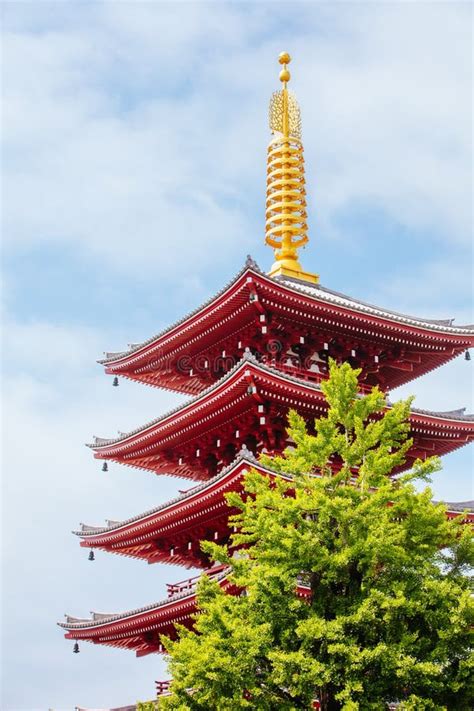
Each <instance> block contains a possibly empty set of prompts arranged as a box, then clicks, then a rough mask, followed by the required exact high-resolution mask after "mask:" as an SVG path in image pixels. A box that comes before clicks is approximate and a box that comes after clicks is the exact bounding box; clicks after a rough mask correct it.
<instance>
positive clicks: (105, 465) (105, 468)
mask: <svg viewBox="0 0 474 711" xmlns="http://www.w3.org/2000/svg"><path fill="white" fill-rule="evenodd" d="M102 471H103V472H108V471H109V465H108V464H107V462H104V463H103V464H102Z"/></svg>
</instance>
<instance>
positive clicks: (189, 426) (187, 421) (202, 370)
mask: <svg viewBox="0 0 474 711" xmlns="http://www.w3.org/2000/svg"><path fill="white" fill-rule="evenodd" d="M279 61H280V64H281V65H282V69H281V72H280V81H281V82H282V89H281V90H280V91H277V92H275V93H274V94H273V96H272V99H271V103H270V129H271V131H272V139H271V141H270V144H269V147H268V168H267V201H266V233H265V241H266V243H267V244H268V245H269V246H270V247H272V248H273V249H274V250H275V262H274V264H273V266H272V267H271V269H270V271H269V272H268V273H264V272H263V271H262V270H260V268H259V267H258V266H257V264H256V263H255V262H254V261H253V259H252V258H251V257H248V258H247V260H246V262H245V264H244V266H243V268H242V269H241V270H240V271H239V272H238V273H237V275H236V276H235V277H234V279H232V281H230V283H228V284H227V285H226V286H224V288H223V289H222V290H221V291H220V292H219V293H217V294H216V295H215V296H213V297H212V298H210V299H209V300H208V301H207V302H206V303H205V304H203V305H202V306H200V307H199V308H197V309H196V310H195V311H193V312H192V313H190V314H188V315H187V316H185V317H184V318H183V319H182V320H180V321H179V322H177V323H175V324H174V325H172V326H170V327H169V328H167V329H166V330H165V331H163V332H161V333H159V334H157V335H155V336H152V337H151V338H149V339H147V340H146V341H144V342H143V343H139V344H134V345H132V346H131V347H130V348H129V349H128V350H126V351H123V352H114V353H106V354H105V358H104V359H102V360H101V361H99V362H100V363H101V364H102V365H103V366H104V367H105V372H106V373H107V374H109V375H111V376H113V378H114V383H115V384H117V383H118V378H120V377H124V378H128V379H130V380H136V381H139V382H142V383H145V384H146V385H152V386H154V387H159V388H165V389H167V390H173V391H176V392H181V393H186V394H188V395H189V396H190V398H189V399H188V401H187V402H186V403H185V404H183V405H180V406H179V407H177V408H175V409H174V410H172V411H171V412H168V413H166V414H164V415H161V416H160V417H158V418H157V419H155V420H153V421H152V422H148V423H146V424H144V425H141V426H139V427H137V428H136V429H135V430H133V431H132V432H128V433H126V434H121V435H120V436H119V437H117V438H115V439H103V438H99V437H96V438H94V441H93V442H92V443H91V444H90V445H88V446H89V447H90V448H91V449H92V451H93V453H94V456H95V457H96V458H97V459H99V460H103V466H104V467H105V469H107V466H106V464H107V462H111V461H113V462H118V463H120V464H125V465H127V466H129V467H133V468H134V469H143V470H148V471H151V472H154V473H155V474H159V475H168V476H175V477H180V478H184V479H189V480H192V481H193V482H196V483H195V485H193V488H191V489H188V491H186V493H183V494H181V495H179V496H177V497H176V498H175V499H173V500H171V501H167V502H165V503H163V504H160V505H158V506H156V507H154V508H151V509H150V510H149V511H146V512H144V513H140V514H138V515H136V516H131V517H130V518H128V519H127V520H125V521H107V523H106V525H104V526H103V527H97V526H88V525H84V524H82V525H81V528H80V530H78V531H75V532H74V533H75V534H76V535H77V536H78V537H79V539H80V545H81V546H82V547H84V548H87V549H89V551H90V554H89V555H90V557H91V559H92V558H93V557H94V550H98V549H100V550H103V551H108V552H110V553H116V554H120V555H124V556H130V557H133V558H140V559H142V560H143V561H146V562H147V563H149V564H152V563H163V564H166V563H172V564H174V565H182V566H183V567H184V568H194V569H196V568H197V569H198V570H200V571H204V572H205V573H206V574H207V575H210V576H212V577H213V578H215V579H216V580H217V581H218V582H219V585H220V586H221V587H222V588H223V589H225V590H226V591H228V592H229V593H230V594H236V593H238V592H239V591H238V590H236V589H235V588H234V587H233V585H232V583H231V582H230V581H229V580H228V577H227V571H226V569H225V568H224V567H223V566H216V565H212V563H211V561H210V560H209V559H208V557H207V556H206V555H205V554H204V553H203V552H202V550H201V547H200V541H202V540H213V541H217V542H219V543H227V542H229V538H230V534H231V532H232V531H231V530H230V527H229V516H230V514H232V513H233V511H232V509H229V507H228V506H227V504H226V500H225V494H226V493H228V492H230V491H241V490H242V481H243V478H244V476H245V474H246V473H247V472H248V471H249V469H251V468H252V469H256V470H257V471H259V472H261V474H262V475H264V476H268V477H279V476H282V475H281V474H276V473H275V472H273V471H271V470H270V469H268V468H266V467H264V466H263V465H262V464H261V463H260V462H259V459H258V458H259V455H260V454H261V453H266V454H270V455H272V454H278V453H281V452H283V451H284V450H285V448H286V447H288V446H291V440H290V439H289V438H288V435H287V433H286V426H287V415H288V411H289V410H290V409H294V410H296V411H297V412H298V413H300V414H301V415H302V416H303V417H304V418H305V420H306V421H307V423H308V427H309V430H310V431H311V430H312V428H313V426H314V419H315V418H317V417H319V416H321V415H324V413H325V412H326V410H327V403H326V401H325V398H324V395H323V393H322V391H321V389H320V384H321V381H322V380H324V379H325V378H326V377H327V374H328V360H329V358H330V357H331V358H333V359H335V360H336V361H338V362H349V363H350V364H351V365H352V366H353V367H356V368H360V369H361V375H360V391H361V393H364V392H366V391H367V390H370V389H371V388H372V387H373V386H374V385H378V386H379V387H380V388H381V389H382V390H383V391H384V392H385V393H387V398H388V393H389V391H390V390H391V389H392V388H395V387H397V386H399V385H402V384H404V383H408V382H410V381H411V380H414V379H415V378H418V377H420V376H422V375H424V374H425V373H428V372H429V371H431V370H433V369H435V368H438V367H439V366H441V365H443V364H445V363H447V362H448V361H450V360H452V359H453V358H456V357H457V356H460V355H461V354H464V353H465V354H466V357H468V356H469V350H468V349H469V348H472V347H473V346H474V327H473V326H455V325H454V323H453V320H452V319H449V320H432V319H425V318H417V317H414V316H408V315H406V314H401V313H397V312H394V311H390V310H388V309H384V308H381V307H378V306H374V305H371V304H368V303H365V302H363V301H358V300H356V299H354V298H352V297H349V296H346V295H344V294H340V293H338V292H335V291H332V290H331V289H328V288H326V287H324V286H322V285H321V284H320V283H319V277H318V276H317V275H316V274H313V273H310V272H307V271H305V270H304V269H303V267H302V266H301V264H300V262H299V256H298V253H299V249H300V248H301V247H303V246H304V245H305V244H306V243H307V242H308V228H307V222H306V219H307V214H306V192H305V174H304V158H303V146H302V142H301V119H300V109H299V106H298V104H297V102H296V99H295V97H294V95H293V94H292V93H291V92H290V91H289V90H288V88H287V83H288V82H289V80H290V73H289V71H288V66H287V65H288V63H289V62H290V57H289V55H288V54H287V53H282V54H281V55H280V57H279ZM388 408H390V403H389V401H388V399H387V409H388ZM410 429H411V433H410V436H411V437H412V438H413V446H412V448H411V450H410V451H409V453H408V456H407V460H406V463H405V465H404V468H409V467H410V466H411V465H412V464H413V462H414V460H415V459H417V458H421V459H423V458H425V457H427V456H431V455H443V454H447V453H449V452H452V451H454V450H456V449H458V448H459V447H462V446H463V445H465V444H466V443H468V442H470V441H472V440H473V439H474V417H473V416H472V415H466V414H465V412H464V410H463V409H459V410H455V411H451V412H431V411H428V410H420V409H414V408H413V409H412V411H411V414H410ZM472 505H473V502H461V503H449V504H447V516H448V517H455V516H459V515H460V513H462V515H463V516H464V520H465V521H466V522H468V523H471V524H474V512H473V510H472ZM197 579H198V576H193V577H190V578H187V579H185V580H183V581H181V582H177V583H173V584H170V585H168V586H167V588H168V589H167V591H166V595H165V596H164V597H163V599H162V600H160V601H158V602H154V603H152V604H150V605H148V606H146V607H142V608H139V609H134V610H129V611H126V612H121V613H116V614H102V613H91V614H92V617H90V618H77V617H71V616H69V615H67V616H66V619H65V621H64V622H60V623H59V625H60V626H61V627H63V628H64V629H65V630H66V634H65V636H66V638H67V639H69V640H72V641H73V642H74V651H78V643H79V642H80V641H89V642H93V643H95V644H103V645H109V646H114V647H121V648H124V649H129V650H133V651H134V652H135V653H136V654H137V656H143V655H147V654H150V653H160V652H163V651H164V648H163V645H162V641H161V637H162V635H166V636H171V637H175V634H176V633H175V624H176V623H178V622H179V623H181V624H185V625H188V626H192V620H193V615H194V614H195V613H196V597H195V585H196V582H197ZM297 593H298V595H301V596H307V595H309V590H308V588H307V587H305V585H304V583H303V581H302V582H301V583H299V584H298V587H297ZM166 689H167V683H165V682H163V683H159V684H158V692H159V693H166Z"/></svg>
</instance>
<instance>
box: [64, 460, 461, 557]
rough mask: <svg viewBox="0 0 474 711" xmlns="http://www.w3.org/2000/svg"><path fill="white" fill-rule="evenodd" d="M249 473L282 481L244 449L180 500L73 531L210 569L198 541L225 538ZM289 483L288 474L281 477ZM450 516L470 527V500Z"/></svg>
mask: <svg viewBox="0 0 474 711" xmlns="http://www.w3.org/2000/svg"><path fill="white" fill-rule="evenodd" d="M250 469H256V470H257V471H259V472H260V473H262V474H265V475H267V476H271V477H282V475H281V474H277V473H276V472H274V471H273V470H271V469H268V468H266V467H264V466H262V464H260V463H259V462H258V461H257V460H256V459H255V457H254V456H253V455H252V454H251V453H250V452H249V451H248V450H244V449H243V450H241V452H240V453H239V455H238V456H237V458H236V459H235V461H234V462H232V464H230V465H229V466H228V467H225V468H224V469H223V470H222V471H221V472H220V474H218V475H217V476H215V477H213V478H212V479H210V480H209V481H206V482H204V483H201V484H199V485H198V486H195V487H194V488H193V489H191V490H189V491H187V492H186V493H184V494H182V495H181V496H179V497H177V498H175V499H172V500H171V501H167V502H165V503H163V504H161V505H160V506H157V507H155V508H153V509H151V510H150V511H145V512H144V513H142V514H139V515H138V516H134V517H132V518H129V519H126V520H125V521H116V522H108V525H107V526H86V525H84V524H82V528H81V530H80V531H75V532H74V533H75V534H76V535H77V536H79V537H80V538H82V539H83V540H82V541H81V546H83V547H86V548H96V549H102V550H105V551H108V552H110V553H118V554H120V555H125V556H130V557H134V558H140V559H142V560H146V561H148V563H156V562H160V563H172V564H174V565H185V566H187V567H208V566H209V560H208V558H207V557H206V556H204V555H203V554H202V552H201V550H200V546H199V541H201V540H204V539H208V540H216V541H217V542H219V543H222V542H224V541H227V540H228V536H229V533H230V531H229V526H228V518H229V516H230V515H231V514H232V513H233V510H231V509H230V508H229V507H228V505H227V503H226V501H225V494H226V493H228V492H230V491H241V489H242V481H243V478H244V476H245V474H246V473H247V472H248V471H249V470H250ZM283 478H286V479H288V480H291V477H290V476H284V477H283ZM445 505H446V507H447V516H448V518H454V517H456V516H458V515H459V514H460V513H462V512H463V511H468V514H467V516H466V523H471V524H474V502H473V501H467V502H458V503H452V502H451V503H446V504H445Z"/></svg>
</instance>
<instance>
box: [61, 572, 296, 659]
mask: <svg viewBox="0 0 474 711" xmlns="http://www.w3.org/2000/svg"><path fill="white" fill-rule="evenodd" d="M214 570H217V573H216V572H214ZM208 574H209V575H211V577H213V578H214V579H215V580H218V582H219V585H220V586H221V587H222V588H223V589H224V590H226V592H228V593H230V594H237V593H238V592H239V591H238V589H237V588H236V587H235V586H234V585H232V584H231V583H230V582H229V580H228V579H227V576H228V570H227V569H224V570H223V569H222V566H220V567H219V568H218V569H213V570H211V571H209V573H208ZM199 577H200V576H196V577H195V578H191V579H189V580H185V581H183V583H178V584H177V585H174V586H173V585H170V586H168V590H169V592H170V595H169V597H167V598H165V599H164V600H160V601H159V602H156V603H153V604H151V605H147V606H146V607H140V608H138V609H136V610H129V611H127V612H121V613H118V614H104V613H97V612H91V615H92V617H91V618H88V619H85V618H78V617H71V616H70V615H66V620H65V622H58V625H59V626H60V627H62V628H63V629H65V630H67V633H66V634H65V637H66V639H71V640H77V641H81V640H84V641H87V642H93V643H94V644H104V645H108V646H111V647H122V648H124V649H132V650H134V651H135V652H136V655H137V657H142V656H145V655H147V654H153V653H163V652H164V651H165V650H164V648H163V646H162V644H161V641H160V638H161V635H165V636H167V637H171V638H175V637H176V631H175V627H174V625H175V624H176V623H180V624H183V625H186V626H187V627H192V617H193V615H195V614H196V612H197V607H196V583H197V581H198V579H199ZM296 592H297V594H298V595H299V596H301V597H308V596H309V594H310V589H309V588H308V587H307V586H306V585H305V584H304V583H302V582H301V583H300V582H298V585H297V588H296Z"/></svg>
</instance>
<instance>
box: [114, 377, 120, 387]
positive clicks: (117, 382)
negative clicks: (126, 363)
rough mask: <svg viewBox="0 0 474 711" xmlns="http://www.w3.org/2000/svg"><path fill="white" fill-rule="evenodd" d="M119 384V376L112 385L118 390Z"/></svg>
mask: <svg viewBox="0 0 474 711" xmlns="http://www.w3.org/2000/svg"><path fill="white" fill-rule="evenodd" d="M118 384H119V381H118V378H117V376H115V378H114V379H113V381H112V385H113V386H114V388H118Z"/></svg>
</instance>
